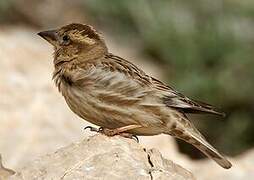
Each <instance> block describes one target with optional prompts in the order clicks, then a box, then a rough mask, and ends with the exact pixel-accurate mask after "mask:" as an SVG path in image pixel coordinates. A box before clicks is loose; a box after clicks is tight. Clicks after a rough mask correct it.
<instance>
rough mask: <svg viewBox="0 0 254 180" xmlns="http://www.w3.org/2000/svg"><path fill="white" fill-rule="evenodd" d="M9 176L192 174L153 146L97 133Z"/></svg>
mask: <svg viewBox="0 0 254 180" xmlns="http://www.w3.org/2000/svg"><path fill="white" fill-rule="evenodd" d="M11 179H12V180H25V179H29V180H33V179H87V180H97V179H104V180H117V179H119V180H124V179H126V180H129V179H140V180H141V179H144V180H145V179H147V180H150V179H152V180H158V179H165V180H166V179H172V180H192V179H194V177H193V175H192V174H191V173H190V172H188V171H187V170H185V169H184V168H182V167H180V166H179V165H177V164H174V163H173V162H172V161H169V160H166V159H164V158H163V157H162V156H161V154H160V153H159V151H158V150H156V149H151V150H146V149H144V148H143V147H142V146H141V145H140V144H138V143H136V142H135V141H134V140H131V139H126V138H123V137H120V136H115V137H106V136H104V135H100V134H98V135H95V136H93V137H89V138H86V139H84V140H83V141H81V142H79V143H75V144H71V145H69V146H67V147H64V148H62V149H59V150H58V151H56V152H55V153H52V154H49V155H46V156H43V157H41V158H39V159H37V160H35V161H33V162H31V163H30V164H28V165H27V166H26V167H24V168H22V169H21V171H20V172H19V173H17V174H16V175H14V176H12V177H11Z"/></svg>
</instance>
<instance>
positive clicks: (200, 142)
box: [168, 127, 232, 169]
mask: <svg viewBox="0 0 254 180" xmlns="http://www.w3.org/2000/svg"><path fill="white" fill-rule="evenodd" d="M193 128H194V127H193ZM192 130H193V131H192ZM192 130H191V131H190V130H181V129H179V128H178V129H176V130H175V131H171V132H170V133H168V134H170V135H173V136H174V137H176V138H179V139H182V140H184V141H186V142H188V143H190V144H192V145H193V146H195V147H196V148H197V149H199V150H200V151H201V152H203V153H204V154H205V155H206V156H207V157H209V158H211V159H213V160H214V161H215V162H216V163H217V164H219V165H220V166H221V167H223V168H225V169H229V168H230V167H231V166H232V164H231V163H230V162H229V161H228V160H227V159H226V158H225V157H224V156H223V155H221V154H220V153H219V152H218V151H217V150H216V149H215V148H214V147H213V146H212V145H210V144H209V143H208V142H207V141H206V140H205V138H204V137H203V136H202V135H201V134H200V133H199V132H198V130H196V129H192Z"/></svg>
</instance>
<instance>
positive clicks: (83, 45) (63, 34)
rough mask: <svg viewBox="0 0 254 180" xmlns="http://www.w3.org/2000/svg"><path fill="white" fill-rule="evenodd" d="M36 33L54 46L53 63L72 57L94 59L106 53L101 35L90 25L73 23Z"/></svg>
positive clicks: (69, 59) (65, 60)
mask: <svg viewBox="0 0 254 180" xmlns="http://www.w3.org/2000/svg"><path fill="white" fill-rule="evenodd" d="M38 35H39V36H41V37H42V38H44V39H45V40H47V41H48V42H49V43H50V44H52V45H53V46H54V48H55V53H54V63H55V65H57V64H58V63H60V64H61V62H68V61H71V60H73V59H77V60H79V61H84V60H88V59H95V58H99V57H100V56H102V55H103V54H105V53H107V48H106V45H105V42H104V40H103V38H102V36H101V35H100V34H99V33H98V32H97V31H96V30H95V29H94V28H93V27H92V26H90V25H85V24H74V23H73V24H69V25H66V26H63V27H61V28H59V29H55V30H48V31H42V32H39V33H38Z"/></svg>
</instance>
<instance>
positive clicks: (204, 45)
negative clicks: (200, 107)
mask: <svg viewBox="0 0 254 180" xmlns="http://www.w3.org/2000/svg"><path fill="white" fill-rule="evenodd" d="M70 22H81V23H88V24H91V25H93V26H95V27H96V28H97V29H99V31H100V32H103V34H104V35H105V36H106V42H108V44H109V46H110V50H111V51H112V52H114V53H115V54H117V55H120V56H122V57H124V58H128V59H129V60H130V61H132V62H134V63H137V64H138V65H139V67H142V68H144V69H145V71H146V72H147V73H148V74H152V75H154V76H156V77H158V78H160V79H162V80H163V81H164V82H165V83H167V84H169V85H170V86H172V87H174V88H175V89H177V90H178V91H180V92H182V93H183V94H185V95H187V96H188V97H191V98H193V99H197V100H201V101H204V102H208V103H210V104H212V105H215V106H217V107H218V108H220V109H221V110H222V111H224V112H226V114H227V116H226V118H220V117H216V116H210V115H202V116H201V115H195V116H192V117H191V119H192V120H193V121H194V123H195V124H196V126H197V127H198V129H199V130H200V131H201V132H202V133H203V134H204V135H205V136H206V137H207V139H208V141H209V142H211V143H212V144H213V145H214V146H215V147H217V148H218V149H219V150H220V151H222V152H224V153H225V154H227V155H229V156H231V157H234V156H239V155H241V154H244V153H245V152H247V151H248V150H249V149H251V148H254V93H253V89H254V69H253V68H254V60H253V55H254V51H253V50H254V1H253V0H244V1H239V0H213V1H210V0H192V1H185V0H168V1H163V0H157V1H152V0H147V1H145V0H137V1H127V0H126V1H119V0H107V1H104V0H83V1H82V0H74V1H68V0H44V1H39V0H9V1H8V0H0V63H1V66H2V67H0V68H1V76H2V77H0V80H2V81H1V82H0V92H1V102H0V113H1V115H0V118H1V119H0V123H2V124H3V125H4V124H5V125H6V126H2V125H1V126H2V127H5V129H4V130H1V131H0V135H4V134H6V133H7V134H8V133H9V132H10V131H9V130H7V129H8V128H9V129H13V131H18V132H16V133H18V134H16V136H15V139H16V138H17V137H20V136H22V137H23V133H24V128H25V131H26V132H31V131H34V132H33V133H37V131H43V132H45V134H44V136H43V134H42V135H41V136H40V138H41V139H40V138H39V139H30V141H29V143H28V144H30V145H32V144H33V142H34V141H39V142H40V140H44V141H47V142H49V141H50V142H51V141H52V142H51V144H55V143H56V137H54V140H53V139H51V140H48V138H47V137H49V136H50V135H49V133H48V132H50V133H59V136H57V138H58V139H59V142H62V141H63V140H66V139H70V142H71V140H73V139H75V138H76V139H78V135H80V134H84V133H83V132H82V128H81V127H83V126H84V123H83V121H82V122H81V120H80V122H78V121H79V120H75V121H77V122H76V124H75V127H74V125H73V124H74V121H69V120H70V119H71V118H72V119H75V118H76V119H78V118H77V117H76V116H74V115H72V113H71V112H70V111H69V110H68V109H67V107H65V106H66V105H65V104H64V101H63V99H62V98H61V97H60V95H59V94H57V92H55V91H56V89H55V88H54V87H53V86H54V85H53V83H52V82H50V76H51V71H52V70H53V67H52V64H51V60H52V57H51V56H50V55H51V54H50V53H52V49H50V47H49V46H48V45H47V44H46V42H43V41H42V40H41V39H39V37H36V34H35V32H38V31H40V30H42V29H48V28H55V27H59V26H62V25H65V24H67V23H70ZM29 58H31V59H29ZM2 96H3V97H2ZM31 102H33V104H31ZM38 104H39V105H38ZM36 105H38V108H36ZM52 107H53V109H52ZM29 108H30V109H32V110H31V111H32V112H31V111H30V109H29ZM33 108H35V109H33ZM28 109H29V110H28ZM53 110H54V112H51V111H53ZM17 111H18V112H17ZM66 111H67V112H66ZM43 112H45V113H43ZM63 112H64V113H65V112H66V113H65V114H64V117H63ZM54 113H55V114H54ZM14 114H15V115H14ZM32 115H34V116H32ZM38 116H39V117H38ZM35 117H36V118H35ZM37 117H38V118H37ZM53 117H54V118H55V119H56V120H55V119H54V120H52V118H53ZM13 118H14V119H16V121H14V120H12V119H13ZM29 118H30V120H31V121H29V120H28V119H29ZM38 119H41V121H37V120H38ZM52 121H54V122H57V123H58V124H57V125H56V123H55V124H52V123H51V122H52ZM13 122H15V124H14V123H13ZM38 122H40V123H39V125H38V126H36V128H33V129H32V130H31V126H32V125H31V124H34V123H38ZM46 122H48V124H47V123H46ZM63 122H64V123H63ZM28 124H29V125H28ZM20 126H22V128H23V129H22V128H21V129H20ZM7 127H8V128H7ZM29 127H30V128H29ZM6 128H7V129H6ZM15 128H17V130H15ZM54 128H56V129H57V130H55V129H54ZM64 128H67V129H68V128H69V130H68V133H69V134H68V133H67V132H66V131H63V130H61V129H64ZM50 129H54V131H51V130H50ZM73 131H74V132H73ZM75 133H76V135H74V134H75ZM77 134H78V135H77ZM13 136H14V135H10V134H9V135H8V136H6V138H7V139H8V138H9V139H8V143H10V141H12V138H13ZM28 136H29V137H31V136H32V135H31V134H29V135H28ZM28 136H27V137H24V138H23V140H24V141H27V138H28ZM2 137H3V136H1V138H2ZM70 137H72V138H70ZM7 139H0V147H1V148H2V149H4V150H1V149H0V153H2V152H1V151H4V152H6V156H7V157H8V156H10V155H11V152H13V151H14V150H13V148H12V146H11V145H9V146H8V143H7ZM157 140H159V139H157ZM17 141H18V140H17ZM144 141H145V142H148V141H149V140H147V139H146V140H144ZM163 142H164V141H163ZM6 143H7V145H6ZM165 143H168V141H167V140H165ZM165 143H164V144H162V145H164V146H165ZM37 145H38V147H37V146H36V147H34V148H35V149H37V150H36V151H38V152H39V149H40V146H42V145H41V144H39V143H38V144H37ZM61 145H63V143H62V144H61V143H59V146H61ZM6 147H8V148H7V150H6ZM177 147H178V148H179V150H180V151H181V152H183V153H186V154H187V156H188V158H189V157H190V158H191V159H200V158H203V156H202V154H201V153H199V151H197V150H196V149H194V148H192V147H191V146H189V145H187V144H186V143H182V142H181V141H179V142H177ZM19 148H20V149H22V150H23V152H24V153H25V152H26V153H27V151H26V150H27V149H29V148H28V147H26V148H24V147H23V145H22V144H21V145H20V146H19ZM44 148H45V147H44ZM55 148H56V147H54V148H52V149H50V148H46V149H47V151H50V150H51V151H53V150H54V149H55ZM166 149H168V147H167V146H165V151H166ZM40 153H41V152H40ZM40 153H38V154H40ZM45 153H47V152H45ZM45 153H44V154H45ZM14 154H15V153H14ZM41 154H43V153H41ZM21 156H22V155H20V156H19V158H20V159H21ZM169 158H170V156H169ZM7 160H8V158H7ZM14 161H15V160H14V159H12V160H9V164H10V166H14V167H17V166H16V164H15V163H14ZM15 162H16V161H15Z"/></svg>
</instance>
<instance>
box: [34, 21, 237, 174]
mask: <svg viewBox="0 0 254 180" xmlns="http://www.w3.org/2000/svg"><path fill="white" fill-rule="evenodd" d="M38 35H39V36H41V37H42V38H43V39H45V40H46V41H48V42H49V43H50V44H51V45H53V47H54V54H53V56H54V60H53V64H54V72H53V77H52V79H53V80H54V82H55V85H56V87H57V88H58V90H59V92H60V93H61V94H62V95H63V97H64V99H65V101H66V103H67V105H68V106H69V108H70V109H71V110H72V111H73V112H74V113H75V114H76V115H78V116H79V117H81V118H82V119H84V120H86V121H88V122H90V123H92V124H94V125H97V126H99V127H101V128H100V129H99V131H100V132H102V133H103V134H105V135H107V136H114V135H121V136H124V137H132V136H153V135H158V134H167V135H171V136H173V137H175V138H178V139H181V140H184V141H185V142H187V143H189V144H191V145H193V146H194V147H196V148H197V149H199V150H200V151H201V152H203V153H204V154H205V155H206V156H208V157H209V158H211V159H213V160H214V161H215V162H216V163H217V164H219V165H220V166H221V167H223V168H225V169H229V168H230V167H231V166H232V164H231V163H230V161H228V160H227V159H226V157H225V156H223V155H222V154H221V153H219V152H218V151H217V150H216V149H215V148H214V147H213V146H212V145H211V144H209V143H208V142H207V140H206V139H205V137H204V136H203V135H202V134H201V133H200V132H199V131H198V130H197V129H196V128H195V127H194V125H193V123H192V122H191V120H190V119H189V118H188V117H187V115H188V114H190V113H208V114H215V115H220V116H224V115H225V114H224V113H222V112H220V111H218V110H217V108H215V107H213V106H211V105H209V104H207V103H203V102H200V101H195V100H192V99H190V98H188V97H187V96H185V95H183V94H182V93H180V92H178V91H176V90H175V89H174V88H172V87H170V86H167V85H165V84H164V83H163V82H161V81H159V80H157V79H156V78H154V77H152V76H150V75H148V74H147V73H145V72H144V71H143V70H142V69H141V68H139V67H137V66H136V65H135V64H133V63H132V62H130V61H128V60H126V59H124V58H122V57H120V56H117V55H114V54H112V53H110V51H109V50H108V48H107V45H106V42H105V40H104V37H103V35H102V34H101V33H99V32H98V31H97V30H96V29H95V28H94V27H92V26H91V25H88V24H80V23H71V24H68V25H65V26H62V27H59V28H56V29H53V30H46V31H42V32H39V33H38ZM90 128H91V129H93V130H94V129H95V128H93V127H90Z"/></svg>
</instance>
